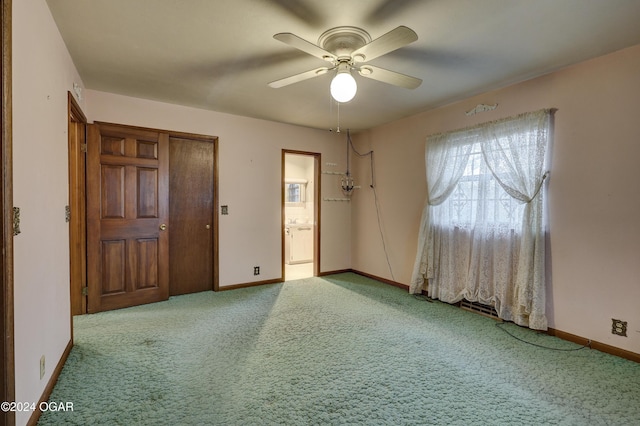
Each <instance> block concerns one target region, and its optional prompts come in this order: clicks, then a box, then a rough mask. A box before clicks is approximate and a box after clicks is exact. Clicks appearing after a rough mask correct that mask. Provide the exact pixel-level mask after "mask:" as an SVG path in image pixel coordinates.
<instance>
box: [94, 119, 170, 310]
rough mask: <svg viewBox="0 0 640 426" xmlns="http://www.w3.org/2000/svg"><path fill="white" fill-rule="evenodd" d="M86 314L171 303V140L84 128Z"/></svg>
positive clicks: (146, 133) (151, 133)
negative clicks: (164, 302)
mask: <svg viewBox="0 0 640 426" xmlns="http://www.w3.org/2000/svg"><path fill="white" fill-rule="evenodd" d="M88 130H89V132H88V141H87V263H88V270H87V276H88V292H89V295H88V311H89V312H99V311H104V310H110V309H117V308H123V307H127V306H134V305H140V304H144V303H151V302H157V301H160V300H165V299H167V298H168V296H169V285H168V279H169V250H168V249H169V233H168V232H169V231H168V229H167V224H168V220H169V208H168V207H169V206H168V201H169V197H168V195H169V194H168V190H169V188H168V183H169V170H168V167H169V136H168V134H164V133H159V132H154V131H148V130H142V129H136V128H129V127H126V126H117V125H106V124H100V125H97V124H95V125H89V126H88Z"/></svg>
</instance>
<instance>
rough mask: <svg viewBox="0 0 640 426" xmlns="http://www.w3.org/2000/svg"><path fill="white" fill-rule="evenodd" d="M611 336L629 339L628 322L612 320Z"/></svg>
mask: <svg viewBox="0 0 640 426" xmlns="http://www.w3.org/2000/svg"><path fill="white" fill-rule="evenodd" d="M611 323H612V324H611V334H615V335H618V336H624V337H627V322H626V321H622V320H619V319H615V318H611Z"/></svg>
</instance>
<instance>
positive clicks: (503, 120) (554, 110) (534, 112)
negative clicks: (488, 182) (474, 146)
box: [427, 108, 558, 139]
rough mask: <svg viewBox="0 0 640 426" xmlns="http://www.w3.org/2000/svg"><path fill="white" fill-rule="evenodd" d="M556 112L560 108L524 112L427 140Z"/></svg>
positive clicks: (439, 134)
mask: <svg viewBox="0 0 640 426" xmlns="http://www.w3.org/2000/svg"><path fill="white" fill-rule="evenodd" d="M556 111H558V108H543V109H539V110H537V111H529V112H523V113H520V114H517V115H513V116H511V117H505V118H498V119H496V120H492V121H485V122H484V123H480V124H474V125H473V126H469V127H462V128H460V129H455V130H449V131H446V132H438V133H434V134H431V135H429V136H427V139H431V138H435V137H439V136H444V135H450V134H453V133H461V132H470V131H472V130H477V129H481V128H483V127H486V126H488V125H490V124H499V123H504V122H506V121H512V120H517V119H519V118H522V117H524V116H526V115H532V114H540V113H543V112H544V113H547V114H550V115H553V114H554V113H555V112H556Z"/></svg>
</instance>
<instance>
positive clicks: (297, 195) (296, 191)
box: [284, 179, 307, 207]
mask: <svg viewBox="0 0 640 426" xmlns="http://www.w3.org/2000/svg"><path fill="white" fill-rule="evenodd" d="M306 195H307V181H306V180H302V179H301V180H289V179H287V180H286V181H285V183H284V202H285V203H286V204H287V205H289V206H291V207H304V203H305V202H306Z"/></svg>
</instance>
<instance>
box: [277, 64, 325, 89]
mask: <svg viewBox="0 0 640 426" xmlns="http://www.w3.org/2000/svg"><path fill="white" fill-rule="evenodd" d="M332 69H335V67H333V68H327V67H322V68H316V69H314V70H309V71H305V72H303V73H300V74H296V75H292V76H291V77H285V78H282V79H280V80H276V81H272V82H271V83H269V86H271V87H273V88H274V89H279V88H281V87H284V86H288V85H290V84H293V83H298V82H301V81H304V80H308V79H310V78H313V77H317V76H319V75H322V74H326V73H327V72H328V71H330V70H332Z"/></svg>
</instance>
